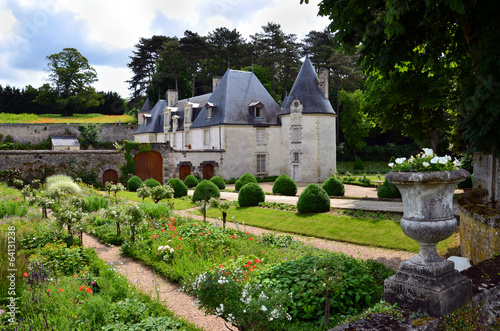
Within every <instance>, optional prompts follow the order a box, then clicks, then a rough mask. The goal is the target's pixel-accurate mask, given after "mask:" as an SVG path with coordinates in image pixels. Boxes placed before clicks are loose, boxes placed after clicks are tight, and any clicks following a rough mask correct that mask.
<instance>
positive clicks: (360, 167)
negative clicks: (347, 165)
mask: <svg viewBox="0 0 500 331" xmlns="http://www.w3.org/2000/svg"><path fill="white" fill-rule="evenodd" d="M352 168H353V169H354V170H360V171H363V170H365V165H364V164H363V161H361V159H360V158H359V157H358V158H357V159H356V161H354V164H353V165H352Z"/></svg>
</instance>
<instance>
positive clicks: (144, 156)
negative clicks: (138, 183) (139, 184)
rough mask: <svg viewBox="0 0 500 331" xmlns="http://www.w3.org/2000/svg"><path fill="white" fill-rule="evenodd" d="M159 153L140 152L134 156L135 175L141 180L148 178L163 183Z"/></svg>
mask: <svg viewBox="0 0 500 331" xmlns="http://www.w3.org/2000/svg"><path fill="white" fill-rule="evenodd" d="M162 164H163V162H162V157H161V154H160V153H158V152H155V151H150V152H142V153H139V154H137V155H136V156H135V175H136V176H138V177H139V178H140V179H142V180H143V181H144V180H146V179H149V178H153V179H156V180H157V181H159V182H160V183H163V170H162V167H163V166H162Z"/></svg>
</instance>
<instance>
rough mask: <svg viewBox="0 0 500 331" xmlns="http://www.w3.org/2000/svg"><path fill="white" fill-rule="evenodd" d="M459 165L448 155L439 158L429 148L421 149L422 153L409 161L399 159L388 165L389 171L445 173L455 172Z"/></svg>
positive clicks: (403, 158)
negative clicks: (447, 171)
mask: <svg viewBox="0 0 500 331" xmlns="http://www.w3.org/2000/svg"><path fill="white" fill-rule="evenodd" d="M460 165H461V163H460V161H458V160H457V159H456V158H455V160H454V161H452V159H451V156H449V155H446V156H442V157H439V156H437V155H436V154H434V151H433V150H432V149H430V148H423V152H421V153H420V154H417V155H416V156H411V157H410V158H409V159H406V158H405V157H400V158H397V159H396V160H395V163H389V167H391V171H446V170H457V168H458V167H460Z"/></svg>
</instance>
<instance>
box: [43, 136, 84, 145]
mask: <svg viewBox="0 0 500 331" xmlns="http://www.w3.org/2000/svg"><path fill="white" fill-rule="evenodd" d="M50 139H51V141H52V146H80V143H79V142H78V139H76V137H59V136H52V137H50Z"/></svg>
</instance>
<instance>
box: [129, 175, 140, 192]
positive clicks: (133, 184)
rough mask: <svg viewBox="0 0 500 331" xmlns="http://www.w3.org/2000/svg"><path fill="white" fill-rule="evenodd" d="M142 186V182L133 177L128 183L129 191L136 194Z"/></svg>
mask: <svg viewBox="0 0 500 331" xmlns="http://www.w3.org/2000/svg"><path fill="white" fill-rule="evenodd" d="M141 186H142V180H141V179H140V178H139V177H137V176H132V177H130V179H129V180H128V182H127V190H128V191H130V192H136V191H137V189H139V187H141Z"/></svg>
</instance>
